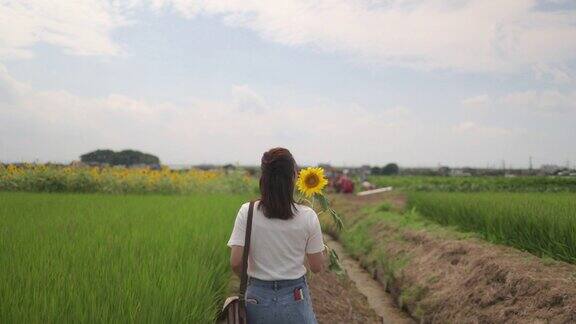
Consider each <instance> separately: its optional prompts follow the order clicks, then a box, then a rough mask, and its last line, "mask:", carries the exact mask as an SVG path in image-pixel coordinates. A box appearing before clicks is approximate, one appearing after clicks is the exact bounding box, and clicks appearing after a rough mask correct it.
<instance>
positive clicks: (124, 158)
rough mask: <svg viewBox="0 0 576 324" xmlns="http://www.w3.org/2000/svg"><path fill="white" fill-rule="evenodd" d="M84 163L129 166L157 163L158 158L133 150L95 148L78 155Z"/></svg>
mask: <svg viewBox="0 0 576 324" xmlns="http://www.w3.org/2000/svg"><path fill="white" fill-rule="evenodd" d="M80 160H81V161H82V162H84V163H108V164H110V165H125V166H131V165H135V164H145V165H159V164H160V159H159V158H158V157H156V156H154V155H152V154H147V153H142V152H139V151H134V150H124V151H120V152H114V151H112V150H96V151H93V152H90V153H86V154H83V155H81V156H80Z"/></svg>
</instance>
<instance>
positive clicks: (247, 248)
mask: <svg viewBox="0 0 576 324" xmlns="http://www.w3.org/2000/svg"><path fill="white" fill-rule="evenodd" d="M252 218H254V201H251V202H250V205H249V207H248V220H247V221H246V236H245V237H244V253H243V254H242V275H241V276H240V296H239V297H240V300H241V301H244V296H245V295H246V286H247V285H248V252H249V251H250V237H251V236H252Z"/></svg>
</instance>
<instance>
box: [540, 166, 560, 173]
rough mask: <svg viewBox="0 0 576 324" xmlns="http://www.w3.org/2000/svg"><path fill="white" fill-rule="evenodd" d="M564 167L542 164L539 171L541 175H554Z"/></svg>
mask: <svg viewBox="0 0 576 324" xmlns="http://www.w3.org/2000/svg"><path fill="white" fill-rule="evenodd" d="M564 169H565V168H564V167H561V166H559V165H555V164H544V165H542V166H541V167H540V173H541V174H543V175H555V174H557V173H559V172H561V171H563V170H564Z"/></svg>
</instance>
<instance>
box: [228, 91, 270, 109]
mask: <svg viewBox="0 0 576 324" xmlns="http://www.w3.org/2000/svg"><path fill="white" fill-rule="evenodd" d="M232 97H233V100H234V103H235V104H236V106H237V107H238V109H239V110H240V111H252V112H256V113H261V112H264V111H266V110H267V108H268V105H267V104H266V102H265V101H264V98H262V96H260V95H259V94H258V93H256V91H254V90H252V89H251V88H250V87H249V86H247V85H235V86H233V87H232Z"/></svg>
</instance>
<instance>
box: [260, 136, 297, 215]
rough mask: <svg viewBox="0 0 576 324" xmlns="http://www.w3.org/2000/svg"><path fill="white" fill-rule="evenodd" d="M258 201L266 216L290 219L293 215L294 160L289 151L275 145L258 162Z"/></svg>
mask: <svg viewBox="0 0 576 324" xmlns="http://www.w3.org/2000/svg"><path fill="white" fill-rule="evenodd" d="M260 167H261V169H262V175H261V176H260V203H259V204H258V208H259V209H262V211H263V212H264V215H265V216H266V217H268V218H279V219H290V218H292V217H293V216H294V209H293V208H294V207H295V203H296V202H295V201H294V180H295V179H294V178H295V176H296V161H294V157H292V154H291V153H290V151H288V150H287V149H285V148H281V147H276V148H273V149H271V150H269V151H268V152H266V153H264V155H263V156H262V162H261V164H260Z"/></svg>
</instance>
